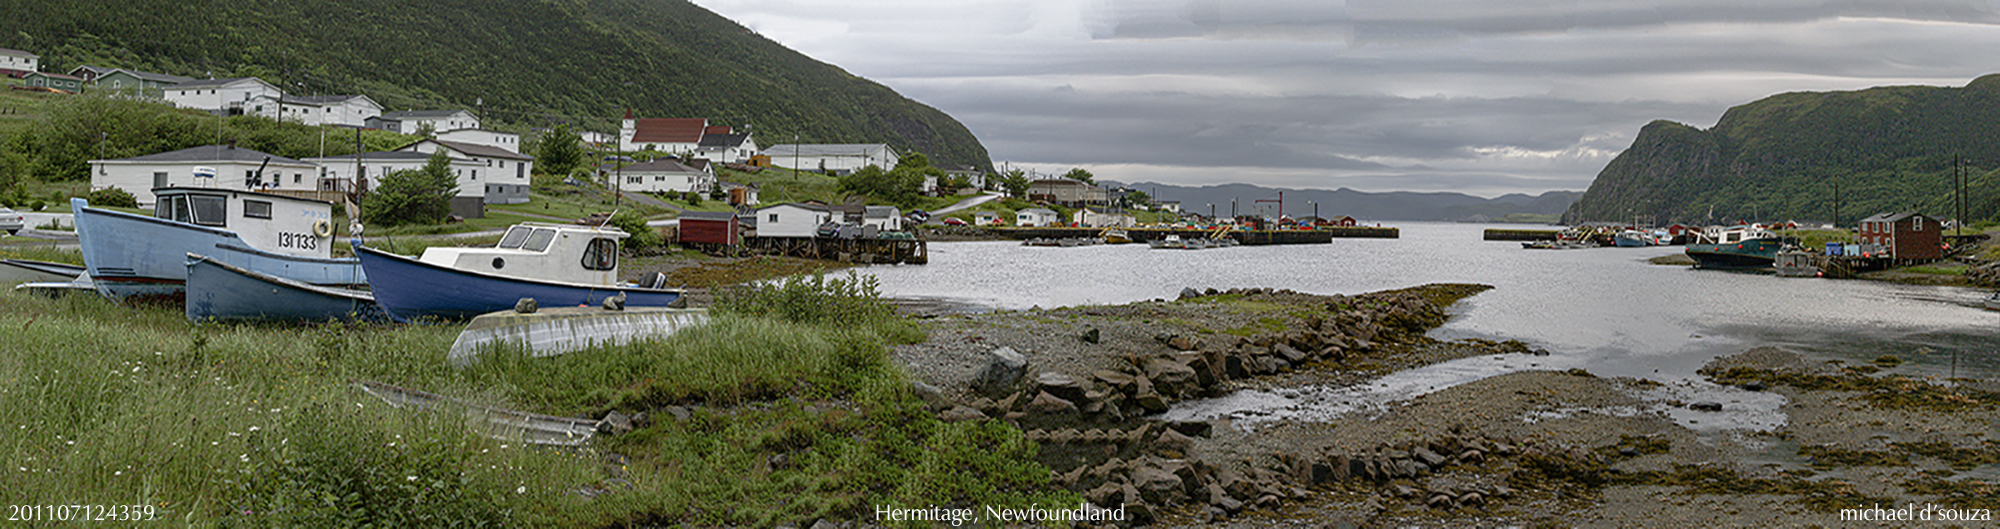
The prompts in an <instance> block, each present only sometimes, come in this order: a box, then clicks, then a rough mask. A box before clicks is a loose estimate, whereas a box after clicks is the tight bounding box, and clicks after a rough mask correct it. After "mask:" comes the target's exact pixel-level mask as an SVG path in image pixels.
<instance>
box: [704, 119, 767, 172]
mask: <svg viewBox="0 0 2000 529" xmlns="http://www.w3.org/2000/svg"><path fill="white" fill-rule="evenodd" d="M710 128H711V129H714V128H715V127H710ZM725 128H726V127H725ZM756 155H757V140H756V139H754V138H751V137H750V133H748V132H745V133H742V134H734V133H726V132H725V133H707V134H703V135H702V136H701V143H700V144H699V145H698V146H697V147H695V156H699V157H702V158H706V159H709V160H714V161H716V162H720V163H743V162H745V161H748V160H750V157H751V156H756Z"/></svg>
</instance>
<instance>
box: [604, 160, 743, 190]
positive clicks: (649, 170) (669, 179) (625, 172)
mask: <svg viewBox="0 0 2000 529" xmlns="http://www.w3.org/2000/svg"><path fill="white" fill-rule="evenodd" d="M597 174H600V175H604V176H606V177H611V178H624V179H625V180H624V181H623V182H619V183H617V184H616V186H617V187H618V189H620V190H623V191H643V192H648V193H653V192H661V191H672V192H675V193H685V192H688V191H693V192H696V193H708V192H711V191H714V190H715V175H713V174H710V173H708V172H706V171H702V170H700V169H695V168H693V167H688V166H687V165H685V164H682V163H680V161H679V160H675V159H672V158H656V159H654V160H653V161H650V162H642V163H637V164H632V165H627V166H625V167H622V168H621V167H618V166H617V165H615V164H605V165H601V166H598V167H597Z"/></svg>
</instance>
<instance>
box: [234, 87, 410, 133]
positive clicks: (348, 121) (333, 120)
mask: <svg viewBox="0 0 2000 529" xmlns="http://www.w3.org/2000/svg"><path fill="white" fill-rule="evenodd" d="M245 105H246V108H245V110H244V113H246V114H250V115H255V116H263V117H266V118H270V119H274V120H277V121H289V122H292V123H301V124H305V125H314V126H318V125H338V126H343V127H355V128H360V127H363V126H366V125H367V124H368V118H373V117H376V116H380V115H382V105H379V104H376V103H375V100H374V99H370V98H369V97H368V96H278V97H272V96H269V95H257V96H252V97H251V99H250V101H248V102H247V103H245Z"/></svg>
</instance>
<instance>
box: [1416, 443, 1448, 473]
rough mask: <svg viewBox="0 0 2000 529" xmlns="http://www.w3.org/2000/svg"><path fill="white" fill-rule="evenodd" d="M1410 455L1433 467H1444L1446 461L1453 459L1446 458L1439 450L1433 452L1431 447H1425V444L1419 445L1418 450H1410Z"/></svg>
mask: <svg viewBox="0 0 2000 529" xmlns="http://www.w3.org/2000/svg"><path fill="white" fill-rule="evenodd" d="M1410 455H1413V456H1416V458H1417V460H1418V461H1422V462H1423V463H1424V465H1427V466H1429V467H1431V468H1438V467H1442V466H1444V464H1445V463H1448V462H1450V461H1451V460H1450V459H1446V458H1445V457H1444V456H1441V455H1438V453H1437V452H1432V451H1431V449H1430V448H1429V447H1423V446H1419V447H1417V449H1416V450H1412V451H1410Z"/></svg>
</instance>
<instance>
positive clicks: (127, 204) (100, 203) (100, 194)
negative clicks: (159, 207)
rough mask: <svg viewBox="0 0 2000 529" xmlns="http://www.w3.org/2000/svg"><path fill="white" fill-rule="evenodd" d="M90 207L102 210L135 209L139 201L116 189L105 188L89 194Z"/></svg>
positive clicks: (129, 194)
mask: <svg viewBox="0 0 2000 529" xmlns="http://www.w3.org/2000/svg"><path fill="white" fill-rule="evenodd" d="M89 200H90V205H92V206H97V207H102V208H136V207H139V199H137V198H134V197H133V196H132V194H131V193H127V192H125V190H123V189H119V188H116V187H107V188H104V189H99V190H96V191H91V192H90V199H89Z"/></svg>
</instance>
